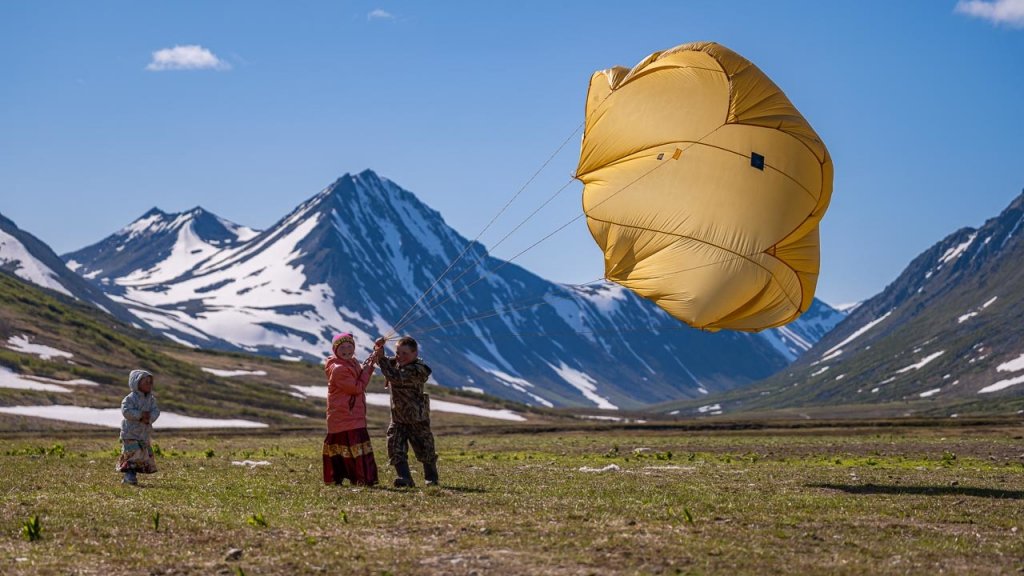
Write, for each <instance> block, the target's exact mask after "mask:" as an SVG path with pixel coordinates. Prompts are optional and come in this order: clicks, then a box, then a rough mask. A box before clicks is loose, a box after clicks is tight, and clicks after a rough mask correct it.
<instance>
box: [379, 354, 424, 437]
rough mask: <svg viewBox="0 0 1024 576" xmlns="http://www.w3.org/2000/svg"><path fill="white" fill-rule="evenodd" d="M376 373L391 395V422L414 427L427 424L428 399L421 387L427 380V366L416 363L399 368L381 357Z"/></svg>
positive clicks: (396, 363)
mask: <svg viewBox="0 0 1024 576" xmlns="http://www.w3.org/2000/svg"><path fill="white" fill-rule="evenodd" d="M379 365H380V371H381V372H382V373H383V374H384V377H385V378H387V381H388V390H390V391H391V421H392V422H395V423H398V424H418V423H421V422H429V421H430V397H429V396H427V395H426V394H424V393H423V386H424V385H425V384H426V383H427V379H428V378H430V372H431V370H430V366H427V365H426V364H424V363H423V361H422V360H420V359H419V358H417V359H416V360H414V361H412V362H410V363H408V364H406V365H405V366H399V365H398V362H397V361H396V360H395V359H394V358H388V357H386V356H382V357H381V359H380V364H379Z"/></svg>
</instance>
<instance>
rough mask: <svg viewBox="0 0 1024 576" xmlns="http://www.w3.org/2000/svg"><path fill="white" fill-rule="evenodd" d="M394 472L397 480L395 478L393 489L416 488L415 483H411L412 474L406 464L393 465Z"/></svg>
mask: <svg viewBox="0 0 1024 576" xmlns="http://www.w3.org/2000/svg"><path fill="white" fill-rule="evenodd" d="M395 472H396V473H397V474H398V478H395V488H414V487H415V486H416V483H415V482H413V481H412V472H410V471H409V463H408V462H399V463H398V464H395Z"/></svg>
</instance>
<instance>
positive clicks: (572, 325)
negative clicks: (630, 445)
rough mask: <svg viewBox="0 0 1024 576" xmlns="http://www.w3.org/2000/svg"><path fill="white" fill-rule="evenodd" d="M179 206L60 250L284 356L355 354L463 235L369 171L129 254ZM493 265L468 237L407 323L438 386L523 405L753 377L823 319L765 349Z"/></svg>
mask: <svg viewBox="0 0 1024 576" xmlns="http://www.w3.org/2000/svg"><path fill="white" fill-rule="evenodd" d="M211 218H216V217H213V216H212V215H211ZM180 219H181V218H180V215H164V214H163V213H160V212H158V211H152V212H150V213H148V214H147V215H145V216H144V217H143V218H141V219H140V220H139V221H137V222H135V223H133V224H132V225H130V226H129V227H127V228H126V229H125V230H122V231H121V232H119V233H118V234H115V235H113V236H111V237H110V238H107V239H106V240H104V241H103V242H101V243H100V244H97V245H96V246H93V247H90V248H87V249H83V250H80V251H78V252H74V253H72V254H68V255H66V256H65V258H67V259H68V260H69V262H70V261H73V262H75V263H76V265H77V266H78V270H79V271H80V272H81V273H82V274H83V275H85V276H86V277H89V278H91V279H92V280H93V281H94V282H96V283H97V285H99V286H102V287H104V288H105V289H106V290H107V291H108V293H109V294H111V295H112V296H113V297H115V298H116V299H117V300H118V301H119V302H121V303H123V304H124V305H126V306H128V307H129V308H131V309H132V310H133V311H134V313H135V314H137V315H138V316H140V317H141V318H143V319H144V320H145V321H146V322H147V323H149V325H150V326H151V327H152V328H153V329H155V330H157V331H159V332H161V333H163V334H165V335H166V336H168V337H171V338H173V339H175V340H177V341H179V342H183V343H187V344H189V345H192V346H198V347H203V348H224V349H233V350H244V351H248V352H253V353H259V354H263V355H270V356H274V357H279V358H285V359H306V360H318V359H319V358H322V357H323V355H324V354H325V353H326V352H327V344H326V343H327V342H329V340H330V337H331V335H332V334H333V333H334V332H337V331H339V330H351V331H352V332H353V333H354V334H355V335H356V337H357V341H358V343H359V346H360V349H361V353H363V354H365V353H367V352H368V351H369V347H370V344H371V343H372V340H373V339H374V338H375V337H376V336H378V335H379V334H381V333H386V332H388V331H389V330H390V329H391V327H392V323H394V322H397V321H398V320H399V319H400V318H401V317H402V316H403V314H404V313H405V312H406V310H407V309H408V308H409V306H411V305H412V304H413V303H414V302H416V300H417V299H418V298H419V296H420V294H421V293H422V292H423V291H424V290H425V289H426V288H427V287H429V286H430V285H431V284H432V283H433V281H434V279H435V278H436V277H437V276H438V275H439V274H440V273H441V272H442V271H443V270H444V269H445V268H446V267H447V266H448V265H449V263H451V262H452V261H453V260H455V259H456V258H457V257H458V255H459V254H460V253H462V252H463V250H464V249H466V247H467V242H468V241H467V240H466V239H465V238H463V237H462V236H460V235H459V234H458V233H456V232H455V231H454V230H452V229H451V228H450V227H448V225H447V224H446V223H445V222H444V219H443V218H442V217H441V215H440V214H438V213H437V212H436V211H434V210H432V209H430V208H429V207H427V206H426V205H424V204H423V203H422V202H420V201H419V200H418V199H417V198H416V197H415V196H414V195H413V194H412V193H411V192H409V191H407V190H405V189H403V188H401V187H399V186H398V185H396V184H395V183H393V182H391V181H390V180H387V179H386V178H381V177H380V176H378V175H377V174H375V173H373V172H372V171H369V170H367V171H364V172H362V173H360V174H356V175H350V174H347V175H345V176H343V177H342V178H339V179H338V180H337V181H335V182H334V183H332V184H331V185H330V186H328V187H327V188H325V189H324V190H322V191H321V192H319V193H318V194H316V195H315V196H313V197H312V198H310V199H308V200H307V201H305V202H303V203H302V204H301V205H300V206H298V207H297V208H296V209H295V210H294V211H293V212H292V213H291V214H289V215H288V216H286V217H285V218H283V219H282V220H281V221H280V222H278V223H276V224H275V225H273V226H271V227H270V228H268V229H267V230H264V231H262V232H259V233H258V234H255V235H253V236H252V237H250V238H243V237H241V236H236V237H235V238H231V237H221V244H214V243H213V242H211V241H210V240H209V238H208V237H206V236H204V235H203V234H200V233H195V234H192V235H191V236H188V235H184V234H183V233H180V232H179V233H178V234H177V236H175V237H174V239H173V242H171V241H169V240H166V241H165V240H161V242H166V243H165V244H162V248H161V249H160V253H161V254H162V255H163V256H162V258H155V259H149V260H147V259H146V258H147V257H146V256H145V255H144V254H140V253H139V252H140V251H142V249H143V248H144V246H145V245H144V244H140V243H139V242H137V240H138V239H139V238H143V237H146V234H150V232H148V231H149V230H150V228H156V227H160V226H162V228H160V230H154V231H153V232H152V236H150V237H151V238H157V237H158V236H157V235H156V234H157V233H158V232H165V231H166V230H170V229H174V226H172V225H170V224H167V222H168V221H169V220H180ZM217 220H218V221H221V222H223V220H221V219H217ZM176 229H177V230H181V229H182V227H181V226H178V227H177V228H176ZM159 238H169V236H166V235H164V236H159ZM196 238H198V240H196ZM200 240H201V241H202V244H200V243H199V241H200ZM97 247H102V249H101V248H97ZM150 252H152V251H150ZM183 254H184V255H192V258H191V260H188V259H187V258H179V255H183ZM506 264H507V263H505V262H503V261H501V260H498V259H495V258H493V257H491V256H490V255H489V254H488V253H487V252H486V249H485V248H484V246H483V245H481V244H479V243H473V244H472V245H470V246H469V247H468V250H467V251H466V254H465V256H464V257H463V258H462V260H461V261H459V262H458V263H457V264H456V266H455V267H454V268H453V270H452V271H451V273H450V274H449V275H448V276H447V277H446V278H445V279H444V280H443V281H442V282H440V283H439V284H438V286H437V288H436V289H435V292H434V293H432V294H431V295H430V296H428V297H427V298H425V299H424V301H423V303H421V305H420V306H419V307H418V309H417V310H415V311H414V312H413V313H412V314H411V315H410V318H411V320H412V322H410V323H409V325H408V328H406V330H405V331H406V332H408V333H410V334H413V335H414V336H416V337H417V339H418V340H420V342H421V343H422V346H423V355H424V357H425V358H426V359H427V361H428V362H429V363H430V364H431V365H432V367H433V368H434V375H435V378H436V380H437V382H439V383H440V384H443V385H445V386H449V387H453V388H469V389H481V390H484V391H486V392H488V393H491V394H494V395H497V396H502V397H505V398H509V399H513V400H517V401H522V402H524V403H527V404H532V405H542V406H543V405H555V406H586V407H602V408H607V409H611V407H613V406H614V407H618V408H632V407H639V406H642V405H645V404H649V403H654V402H661V401H665V400H668V399H672V398H679V397H698V396H702V395H704V394H706V393H708V392H709V391H716V390H717V391H721V390H727V389H730V388H733V387H736V386H741V385H744V384H745V383H748V382H751V381H753V380H756V379H759V378H763V377H765V376H767V375H769V374H771V373H772V372H774V371H776V370H778V369H780V368H782V367H783V366H785V365H786V363H787V360H788V359H790V358H792V357H793V356H795V354H797V353H798V351H799V350H800V349H802V348H803V347H805V346H809V345H811V344H813V340H815V339H817V338H818V337H820V333H821V332H823V330H824V328H823V326H825V325H826V324H827V321H824V322H822V321H821V319H820V318H819V319H817V320H815V315H813V314H812V315H810V316H808V319H809V320H811V321H810V322H809V323H808V324H807V326H800V325H798V324H796V323H794V324H791V325H790V326H789V327H787V328H789V329H790V330H797V329H799V330H800V332H795V331H794V332H793V333H794V334H796V337H792V338H791V341H792V342H791V346H790V347H788V348H787V347H786V345H783V346H782V348H781V349H776V347H777V346H779V344H778V342H772V341H770V338H768V337H766V336H765V335H763V334H762V335H759V334H740V333H728V332H726V333H716V334H708V333H701V332H698V331H696V330H692V329H689V328H687V327H685V326H683V325H682V324H681V323H679V322H678V321H676V320H674V319H672V318H670V317H669V316H668V315H667V314H665V313H664V312H662V311H661V310H660V309H658V308H657V307H656V306H654V305H653V304H651V303H650V302H648V301H646V300H642V299H640V298H638V297H636V296H634V295H633V294H632V293H631V292H629V291H627V290H625V289H623V288H621V287H619V286H616V285H597V286H576V287H574V286H564V285H560V284H555V283H551V282H548V281H546V280H544V279H542V278H539V277H537V276H535V275H534V274H531V273H530V272H528V271H526V270H524V269H523V268H521V267H519V266H516V265H514V264H507V265H506ZM470 284H472V286H471V287H470V288H468V289H466V287H467V286H470ZM829 310H831V309H830V308H828V307H827V305H823V308H822V314H823V315H827V314H828V311H829ZM832 312H833V313H834V311H832ZM815 322H818V323H819V324H818V325H815ZM816 326H817V327H816ZM783 337H784V336H779V337H778V338H777V340H778V341H782V340H781V339H782V338H783ZM797 341H799V344H796V342H797Z"/></svg>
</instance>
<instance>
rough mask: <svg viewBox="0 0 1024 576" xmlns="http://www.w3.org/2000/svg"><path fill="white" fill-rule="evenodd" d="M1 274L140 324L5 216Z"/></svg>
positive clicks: (0, 226) (0, 227)
mask: <svg viewBox="0 0 1024 576" xmlns="http://www.w3.org/2000/svg"><path fill="white" fill-rule="evenodd" d="M0 271H3V272H6V273H8V274H11V275H13V276H16V277H18V278H20V279H22V280H25V281H27V282H31V283H32V284H35V285H37V286H41V287H43V288H47V289H49V290H53V291H54V292H57V293H59V294H62V295H64V296H67V297H69V298H72V299H74V300H79V301H81V302H84V303H87V304H90V305H92V306H95V307H97V308H100V309H101V310H103V311H105V312H107V313H108V314H111V315H113V316H115V317H117V318H118V319H119V320H122V321H124V322H128V323H134V324H138V319H137V318H135V317H134V316H132V315H131V314H130V313H129V312H128V310H126V309H125V308H124V307H123V306H121V305H120V304H117V303H115V302H113V301H111V300H110V299H109V298H107V296H106V295H105V294H104V293H103V291H102V290H99V289H97V288H96V287H95V286H94V285H92V284H91V283H89V282H86V281H84V280H83V279H82V278H81V277H80V276H78V275H77V274H75V273H73V272H72V271H71V270H68V268H67V266H65V265H64V261H63V260H61V259H60V257H59V256H57V255H56V254H55V253H54V252H53V250H51V249H50V247H49V246H47V245H46V244H45V243H43V242H42V241H40V240H39V239H38V238H36V237H35V236H33V235H32V234H29V233H28V232H25V231H24V230H22V229H20V228H18V226H17V225H16V224H15V223H14V222H12V221H11V220H9V219H7V218H6V217H4V216H3V215H0Z"/></svg>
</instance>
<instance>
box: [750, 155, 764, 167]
mask: <svg viewBox="0 0 1024 576" xmlns="http://www.w3.org/2000/svg"><path fill="white" fill-rule="evenodd" d="M750 165H751V166H753V167H754V168H757V169H758V170H764V156H761V155H760V154H758V153H757V152H751V153H750Z"/></svg>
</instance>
